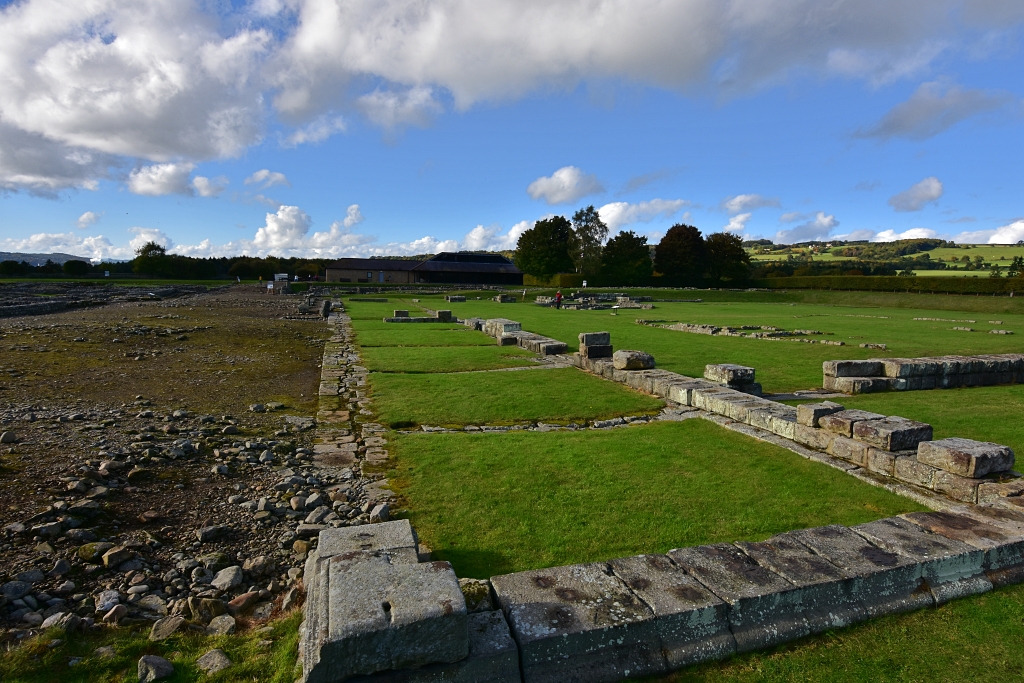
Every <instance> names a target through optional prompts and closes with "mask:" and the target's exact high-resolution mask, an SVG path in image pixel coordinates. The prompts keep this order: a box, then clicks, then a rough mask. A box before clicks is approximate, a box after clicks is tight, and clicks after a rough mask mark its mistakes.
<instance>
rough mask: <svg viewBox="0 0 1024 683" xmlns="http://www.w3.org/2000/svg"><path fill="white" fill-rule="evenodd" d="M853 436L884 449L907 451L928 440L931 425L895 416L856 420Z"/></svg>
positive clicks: (930, 433)
mask: <svg viewBox="0 0 1024 683" xmlns="http://www.w3.org/2000/svg"><path fill="white" fill-rule="evenodd" d="M853 438H854V439H857V440H858V441H863V442H864V443H866V444H869V445H871V446H874V447H875V448H881V449H882V450H886V451H907V450H912V449H915V448H917V445H918V444H919V443H921V442H922V441H930V440H931V438H932V426H931V425H930V424H925V423H924V422H915V421H914V420H907V419H905V418H902V417H896V416H892V417H886V418H882V419H880V420H858V421H857V422H855V423H854V425H853Z"/></svg>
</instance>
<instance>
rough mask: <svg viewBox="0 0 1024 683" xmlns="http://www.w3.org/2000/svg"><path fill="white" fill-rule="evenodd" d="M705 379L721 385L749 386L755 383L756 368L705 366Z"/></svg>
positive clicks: (721, 365) (731, 365)
mask: <svg viewBox="0 0 1024 683" xmlns="http://www.w3.org/2000/svg"><path fill="white" fill-rule="evenodd" d="M704 379H706V380H708V381H709V382H718V383H719V384H749V383H750V382H753V381H754V368H749V367H747V366H745V365H733V364H732V363H719V364H715V365H705V366H704Z"/></svg>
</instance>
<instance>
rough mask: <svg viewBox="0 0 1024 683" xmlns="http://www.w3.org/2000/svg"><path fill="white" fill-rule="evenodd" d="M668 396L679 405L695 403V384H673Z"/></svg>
mask: <svg viewBox="0 0 1024 683" xmlns="http://www.w3.org/2000/svg"><path fill="white" fill-rule="evenodd" d="M666 398H667V399H668V400H670V401H675V402H676V403H678V404H679V405H683V406H689V405H693V403H692V401H693V386H692V385H690V384H683V383H678V384H672V385H671V386H669V388H668V396H666Z"/></svg>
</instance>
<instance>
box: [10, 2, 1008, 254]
mask: <svg viewBox="0 0 1024 683" xmlns="http://www.w3.org/2000/svg"><path fill="white" fill-rule="evenodd" d="M1022 25H1024V3H1021V2H1019V0H1017V1H1014V2H1009V1H1003V0H961V1H954V0H902V1H901V2H900V3H897V4H895V5H894V4H893V3H891V2H890V3H885V2H878V1H875V0H859V1H858V2H852V1H850V2H847V1H845V0H837V1H836V2H830V3H821V2H820V0H731V1H730V0H713V1H712V0H690V1H689V2H675V3H666V2H659V1H658V0H633V1H632V2H625V1H622V0H600V1H599V0H571V1H562V2H551V1H548V2H534V1H533V0H519V1H518V2H509V1H507V0H493V2H488V3H472V2H468V1H464V0H447V1H441V0H422V1H417V2H413V1H412V0H386V1H381V2H371V1H370V0H344V1H340V2H337V3H324V2H314V1H313V0H257V1H256V2H251V3H243V2H234V3H218V2H212V1H210V2H199V3H189V2H185V1H183V0H148V1H140V2H137V3H120V2H115V1H114V0H95V2H92V3H89V4H86V3H69V2H60V1H58V0H29V1H27V2H20V3H7V4H5V5H3V9H2V14H0V58H2V59H3V60H4V63H5V65H6V67H5V69H4V70H3V72H2V73H0V189H2V191H3V194H0V202H2V209H3V210H2V211H0V250H2V251H32V252H49V251H62V252H70V253H75V254H80V255H83V256H89V257H93V258H100V257H107V258H130V257H131V255H132V252H133V250H134V249H135V248H136V247H138V246H139V245H140V244H142V243H144V242H146V241H149V240H155V241H157V242H160V243H162V244H164V245H166V246H168V247H170V248H171V250H172V251H175V252H178V253H186V254H193V255H199V256H207V255H218V256H219V255H233V254H239V253H247V254H253V255H265V254H269V253H272V254H275V255H296V256H329V257H337V256H357V255H359V256H361V255H368V254H389V253H393V254H400V253H425V252H434V251H438V250H446V249H459V248H470V249H503V248H513V247H514V246H515V240H516V239H517V237H518V235H519V234H521V232H522V231H524V230H526V229H528V228H529V227H531V226H532V224H533V222H534V221H535V220H537V219H539V218H542V217H544V216H547V215H551V214H565V215H568V214H571V213H572V212H573V211H575V210H576V209H577V208H580V207H582V206H586V205H588V204H593V205H595V206H597V207H599V209H600V211H601V214H602V217H604V218H605V221H606V222H607V223H608V224H609V226H610V227H611V229H612V230H611V232H612V234H614V233H615V232H617V231H618V230H621V229H629V230H634V231H636V232H639V233H642V234H646V235H648V236H649V237H650V238H651V239H652V241H656V240H657V239H658V238H659V237H660V236H661V234H663V233H664V231H665V230H666V229H667V228H668V227H669V226H671V225H672V224H674V223H676V222H688V223H691V224H694V225H696V226H697V227H699V228H700V229H701V230H702V231H703V232H705V233H711V232H717V231H721V230H729V231H732V232H735V233H737V234H741V235H743V236H744V237H745V238H760V237H766V238H770V239H773V240H776V241H801V240H809V239H828V238H842V237H846V238H856V239H874V240H889V239H897V238H899V237H925V236H938V237H945V238H949V239H957V240H958V241H962V242H980V243H986V242H992V243H1007V242H1011V243H1012V242H1017V241H1018V240H1021V239H1024V204H1022V199H1021V197H1022V194H1024V193H1022V192H1021V190H1022V189H1024V182H1022V181H1024V168H1022V164H1021V151H1022V150H1024V126H1022V120H1024V119H1022V116H1024V104H1022V102H1024V79H1022V78H1021V74H1022V68H1021V67H1022V66H1024V59H1022V56H1024V53H1022V45H1021V39H1022V37H1024V35H1022V32H1021V27H1022Z"/></svg>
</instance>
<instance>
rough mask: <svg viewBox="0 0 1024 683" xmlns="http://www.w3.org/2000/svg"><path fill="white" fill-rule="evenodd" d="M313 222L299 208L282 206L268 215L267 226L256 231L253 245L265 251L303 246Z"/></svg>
mask: <svg viewBox="0 0 1024 683" xmlns="http://www.w3.org/2000/svg"><path fill="white" fill-rule="evenodd" d="M312 222H313V221H312V220H311V219H310V217H309V214H307V213H306V212H305V211H303V210H302V209H300V208H299V207H297V206H282V207H281V208H279V209H278V210H277V213H268V214H267V224H266V225H265V226H263V227H262V228H260V229H259V230H257V231H256V237H255V238H254V239H253V243H254V244H255V245H256V246H257V247H261V248H265V249H295V248H297V247H300V246H301V245H302V242H303V240H304V238H305V237H306V233H307V232H309V226H310V225H311V224H312Z"/></svg>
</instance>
